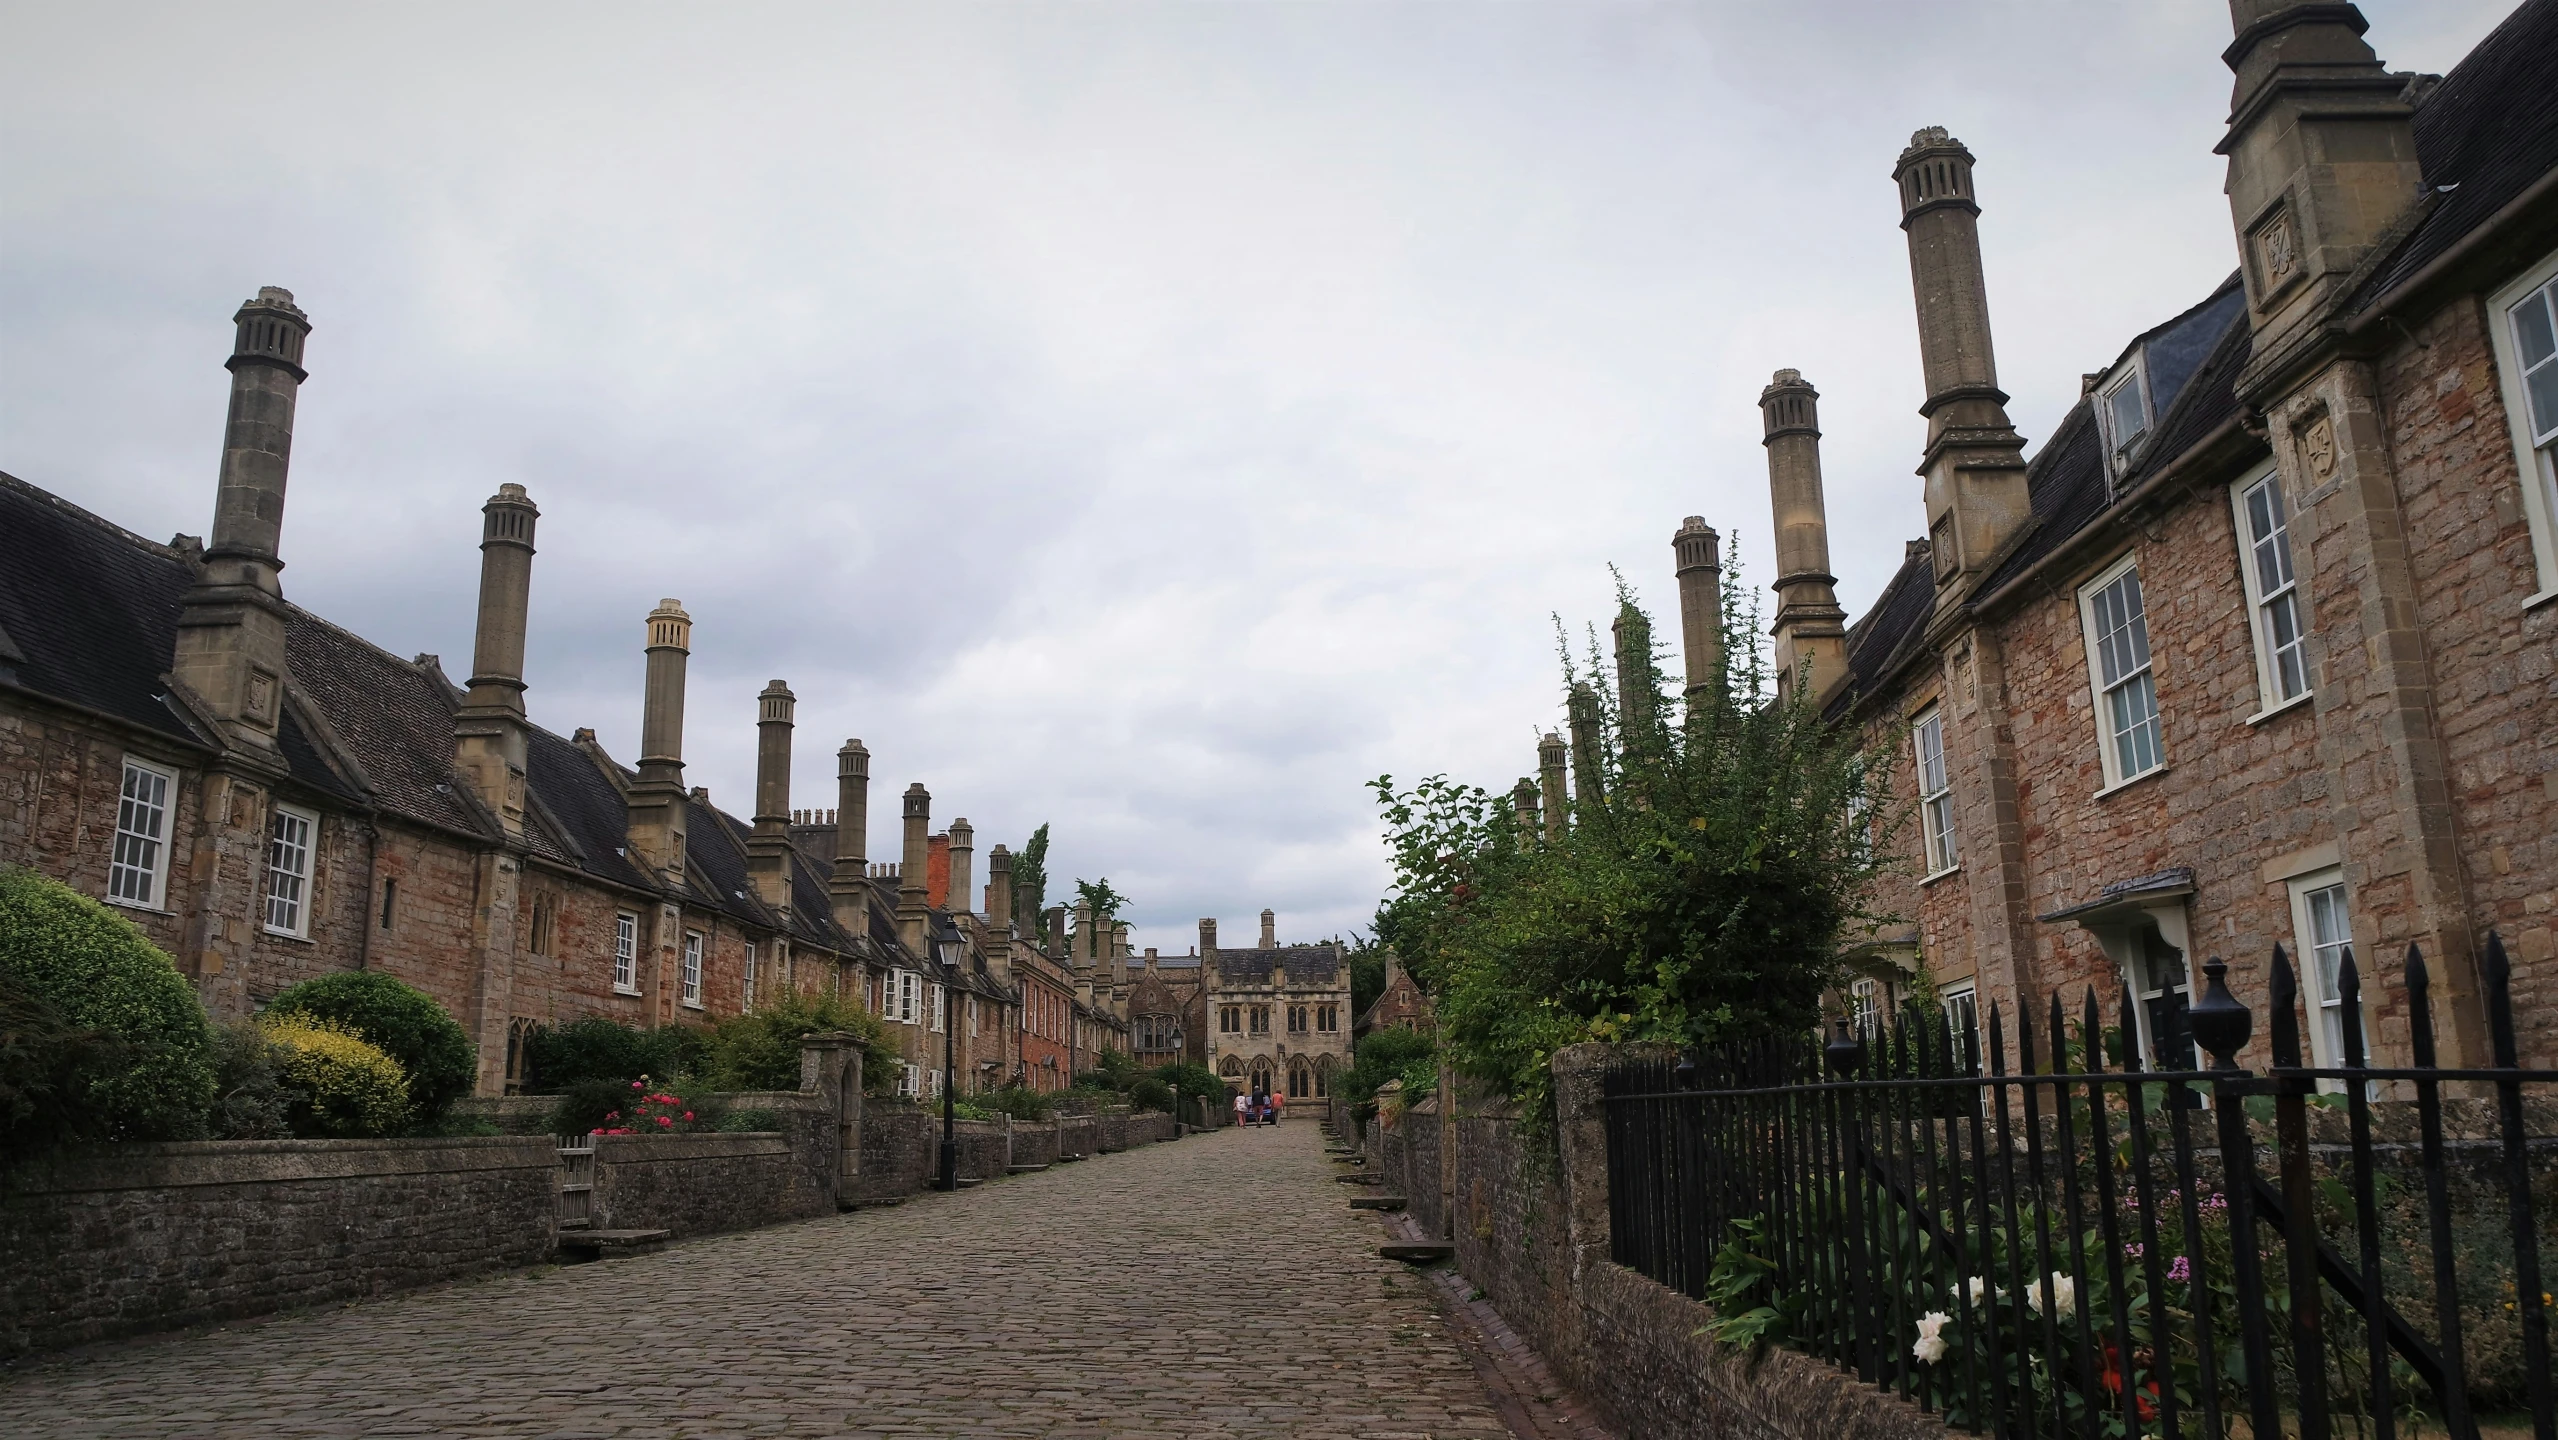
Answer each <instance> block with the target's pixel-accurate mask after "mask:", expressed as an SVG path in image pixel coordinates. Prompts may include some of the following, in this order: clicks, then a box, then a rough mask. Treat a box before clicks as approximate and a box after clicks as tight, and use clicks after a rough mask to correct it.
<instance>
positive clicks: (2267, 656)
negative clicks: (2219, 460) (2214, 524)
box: [2229, 461, 2318, 725]
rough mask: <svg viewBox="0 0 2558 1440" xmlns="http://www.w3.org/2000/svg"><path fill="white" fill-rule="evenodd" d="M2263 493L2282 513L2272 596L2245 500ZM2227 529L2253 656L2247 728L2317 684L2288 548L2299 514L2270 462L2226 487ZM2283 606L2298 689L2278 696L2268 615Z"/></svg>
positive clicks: (2305, 607)
mask: <svg viewBox="0 0 2558 1440" xmlns="http://www.w3.org/2000/svg"><path fill="white" fill-rule="evenodd" d="M2259 491H2263V492H2264V493H2266V494H2267V495H2270V496H2271V497H2272V498H2273V500H2274V503H2275V504H2278V505H2280V506H2281V507H2282V509H2283V513H2282V516H2281V518H2280V519H2279V521H2278V522H2277V524H2276V530H2275V535H2274V536H2273V537H2272V538H2273V539H2275V540H2279V542H2280V544H2281V550H2282V555H2281V559H2282V567H2283V572H2284V575H2285V576H2286V577H2287V578H2286V579H2285V581H2284V583H2283V584H2282V585H2281V586H2280V587H2278V588H2277V589H2276V590H2275V591H2274V593H2272V594H2270V595H2269V594H2268V593H2267V591H2266V587H2265V575H2264V560H2263V552H2264V547H2265V546H2266V545H2267V543H2268V541H2267V540H2266V539H2260V538H2259V537H2258V536H2257V534H2256V512H2255V507H2254V505H2253V504H2252V503H2251V502H2250V497H2252V496H2254V495H2255V494H2256V493H2257V492H2259ZM2229 510H2230V520H2231V524H2232V525H2234V526H2235V527H2236V530H2235V532H2234V534H2235V536H2236V539H2237V542H2238V579H2239V584H2240V585H2241V586H2242V587H2243V588H2244V589H2245V590H2246V592H2247V633H2248V637H2249V640H2250V641H2251V643H2252V646H2253V648H2254V650H2255V652H2256V713H2255V714H2253V715H2250V716H2248V717H2247V720H2246V722H2245V723H2247V724H2250V725H2253V724H2255V723H2257V722H2258V721H2260V720H2268V719H2271V718H2273V716H2274V715H2276V714H2278V713H2279V712H2281V711H2284V710H2288V709H2290V708H2291V707H2293V706H2295V705H2299V704H2302V703H2304V702H2306V701H2308V700H2309V699H2311V698H2312V697H2314V696H2315V695H2316V694H2317V693H2318V679H2317V677H2316V676H2315V675H2314V674H2313V673H2311V669H2310V659H2309V635H2310V630H2309V599H2308V595H2307V591H2308V588H2309V587H2308V585H2307V584H2306V583H2304V582H2303V581H2302V579H2301V575H2300V563H2299V551H2298V549H2297V548H2296V547H2295V546H2294V545H2293V544H2292V535H2291V531H2292V523H2293V522H2294V521H2296V520H2298V519H2299V518H2300V508H2299V507H2298V506H2296V505H2294V504H2293V503H2292V497H2291V492H2290V491H2289V490H2287V489H2286V488H2285V487H2284V485H2283V476H2282V471H2281V470H2280V469H2279V468H2278V467H2276V466H2275V465H2273V464H2272V463H2271V462H2270V461H2269V462H2267V463H2266V464H2264V465H2262V466H2259V467H2258V468H2256V469H2253V470H2250V471H2248V472H2247V473H2246V474H2244V475H2241V476H2240V477H2238V478H2237V479H2236V480H2233V481H2231V482H2230V486H2229ZM2284 602H2288V603H2289V604H2290V607H2291V612H2292V625H2293V627H2294V630H2295V632H2296V634H2295V638H2294V639H2293V641H2292V645H2293V648H2294V650H2295V651H2296V652H2297V654H2298V657H2299V661H2300V689H2299V690H2298V691H2297V692H2295V693H2293V694H2290V695H2286V694H2284V693H2283V688H2282V680H2283V676H2282V670H2281V647H2280V646H2278V645H2277V644H2276V643H2275V641H2274V636H2273V625H2274V609H2275V607H2276V606H2277V605H2279V604H2282V603H2284Z"/></svg>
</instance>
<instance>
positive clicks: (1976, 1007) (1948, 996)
mask: <svg viewBox="0 0 2558 1440" xmlns="http://www.w3.org/2000/svg"><path fill="white" fill-rule="evenodd" d="M1936 1003H1937V1007H1938V1008H1939V1009H1941V1010H1943V1011H1944V1012H1945V1032H1946V1034H1947V1035H1948V1036H1952V1037H1957V1038H1959V1037H1961V1036H1965V1035H1975V1036H1977V1035H1978V1034H1980V1033H1981V979H1980V977H1979V976H1977V975H1973V976H1969V977H1966V978H1964V979H1961V980H1956V981H1952V982H1950V983H1948V984H1946V985H1945V986H1943V987H1941V988H1940V989H1938V991H1937V992H1936ZM1954 1061H1955V1063H1956V1064H1958V1065H1959V1064H1961V1063H1962V1062H1963V1057H1962V1055H1961V1054H1960V1053H1959V1052H1958V1053H1957V1054H1956V1055H1955V1057H1954Z"/></svg>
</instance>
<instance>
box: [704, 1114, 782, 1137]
mask: <svg viewBox="0 0 2558 1440" xmlns="http://www.w3.org/2000/svg"><path fill="white" fill-rule="evenodd" d="M712 1128H713V1129H716V1130H719V1131H722V1132H724V1133H726V1134H730V1135H755V1134H761V1133H763V1132H765V1131H768V1130H779V1129H781V1128H782V1116H781V1112H780V1111H778V1110H731V1111H729V1112H728V1113H727V1114H725V1115H722V1116H721V1117H719V1121H718V1123H717V1124H715V1125H714V1126H713V1127H712Z"/></svg>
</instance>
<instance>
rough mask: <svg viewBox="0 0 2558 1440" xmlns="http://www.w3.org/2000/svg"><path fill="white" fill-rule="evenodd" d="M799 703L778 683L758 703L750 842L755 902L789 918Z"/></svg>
mask: <svg viewBox="0 0 2558 1440" xmlns="http://www.w3.org/2000/svg"><path fill="white" fill-rule="evenodd" d="M798 710H799V697H798V696H796V695H793V694H792V693H791V690H790V687H789V686H788V685H785V684H783V683H782V682H781V681H779V680H776V681H774V682H773V683H772V684H770V685H767V686H765V687H764V693H763V694H761V695H758V696H756V697H755V829H754V833H753V834H750V835H748V836H747V837H746V873H747V877H748V878H749V879H751V880H752V881H754V883H755V898H757V899H759V900H761V901H763V902H764V904H765V905H766V906H767V907H769V908H771V909H773V910H776V911H779V912H781V913H782V914H784V915H788V914H789V913H790V908H791V883H790V881H791V847H790V742H791V729H792V725H793V717H794V716H795V715H796V714H797V712H798Z"/></svg>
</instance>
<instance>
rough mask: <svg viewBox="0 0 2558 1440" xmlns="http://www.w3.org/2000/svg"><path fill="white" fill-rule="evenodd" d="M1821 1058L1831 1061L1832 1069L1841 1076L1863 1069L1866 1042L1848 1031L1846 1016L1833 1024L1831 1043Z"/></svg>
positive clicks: (1822, 1052) (1824, 1049)
mask: <svg viewBox="0 0 2558 1440" xmlns="http://www.w3.org/2000/svg"><path fill="white" fill-rule="evenodd" d="M1821 1058H1823V1059H1825V1060H1827V1061H1829V1063H1830V1068H1831V1069H1832V1070H1835V1071H1837V1072H1838V1073H1839V1074H1841V1075H1850V1074H1854V1073H1855V1072H1856V1071H1857V1070H1859V1069H1861V1068H1863V1066H1864V1064H1865V1041H1864V1039H1863V1038H1862V1037H1860V1036H1857V1035H1855V1034H1852V1033H1851V1032H1850V1031H1849V1030H1848V1025H1847V1017H1846V1016H1844V1015H1842V1016H1840V1017H1839V1018H1838V1019H1837V1020H1835V1021H1832V1022H1831V1030H1830V1043H1829V1044H1828V1045H1827V1046H1826V1047H1824V1048H1823V1050H1822V1051H1821Z"/></svg>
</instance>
